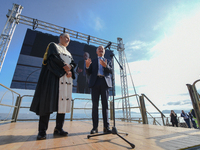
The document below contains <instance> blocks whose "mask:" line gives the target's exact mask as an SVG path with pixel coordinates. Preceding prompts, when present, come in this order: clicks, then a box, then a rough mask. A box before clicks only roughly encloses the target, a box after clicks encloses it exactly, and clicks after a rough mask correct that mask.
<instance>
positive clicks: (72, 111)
mask: <svg viewBox="0 0 200 150" xmlns="http://www.w3.org/2000/svg"><path fill="white" fill-rule="evenodd" d="M73 113H74V99H72V106H71V117H70V121H73Z"/></svg>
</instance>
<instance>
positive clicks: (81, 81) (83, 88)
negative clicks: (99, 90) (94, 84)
mask: <svg viewBox="0 0 200 150" xmlns="http://www.w3.org/2000/svg"><path fill="white" fill-rule="evenodd" d="M89 57H90V54H89V53H88V52H85V53H84V54H83V60H81V61H79V62H78V66H77V69H76V72H77V73H78V77H77V93H90V90H89V87H88V80H89V76H88V75H87V74H86V70H85V60H87V59H88V58H89Z"/></svg>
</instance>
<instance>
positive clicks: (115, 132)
mask: <svg viewBox="0 0 200 150" xmlns="http://www.w3.org/2000/svg"><path fill="white" fill-rule="evenodd" d="M108 48H109V51H110V52H111V55H110V56H111V61H112V62H113V57H114V58H115V60H116V61H117V63H118V64H119V66H120V68H121V69H122V70H123V67H122V66H121V65H120V63H119V61H118V60H117V58H116V57H115V55H114V53H113V51H111V50H110V46H109V47H108ZM113 76H114V67H113V68H112V94H113V95H112V96H113V122H114V123H113V127H112V132H111V133H100V134H92V135H91V134H90V135H88V136H87V138H88V139H89V138H90V137H93V136H101V135H106V134H115V135H118V136H119V137H120V138H121V139H123V140H124V141H126V142H127V143H128V144H129V145H130V146H131V147H132V148H135V145H134V144H133V143H130V142H129V141H127V140H126V139H125V138H123V137H122V136H121V135H119V133H118V132H117V128H116V127H115V100H114V77H113ZM125 134H126V135H128V134H127V133H125Z"/></svg>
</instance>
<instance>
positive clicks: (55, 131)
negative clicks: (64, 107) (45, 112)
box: [53, 128, 68, 136]
mask: <svg viewBox="0 0 200 150" xmlns="http://www.w3.org/2000/svg"><path fill="white" fill-rule="evenodd" d="M53 134H54V135H61V136H67V135H68V132H66V131H64V130H63V129H61V130H58V129H56V128H55V129H54V133H53Z"/></svg>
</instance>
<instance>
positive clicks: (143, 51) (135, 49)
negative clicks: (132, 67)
mask: <svg viewBox="0 0 200 150" xmlns="http://www.w3.org/2000/svg"><path fill="white" fill-rule="evenodd" d="M153 45H155V42H154V41H153V42H148V43H147V42H144V41H140V40H135V41H131V42H127V43H126V44H125V51H126V53H128V55H127V60H128V62H133V61H138V60H148V59H149V58H150V55H149V51H150V49H151V47H152V46H153Z"/></svg>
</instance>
